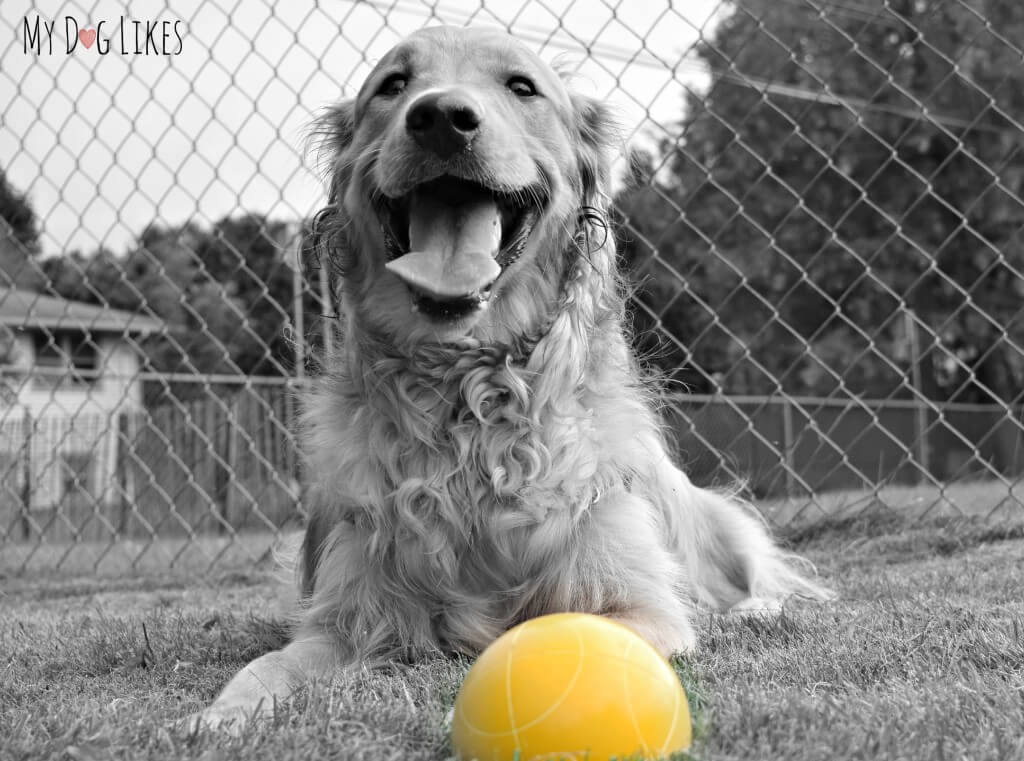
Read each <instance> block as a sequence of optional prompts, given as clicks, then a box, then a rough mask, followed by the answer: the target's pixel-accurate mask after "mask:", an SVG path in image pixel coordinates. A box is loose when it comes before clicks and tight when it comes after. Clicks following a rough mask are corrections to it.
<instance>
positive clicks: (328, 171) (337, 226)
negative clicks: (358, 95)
mask: <svg viewBox="0 0 1024 761" xmlns="http://www.w3.org/2000/svg"><path fill="white" fill-rule="evenodd" d="M354 137H355V101H354V100H343V101H341V102H340V103H338V104H337V105H334V106H330V107H329V108H327V109H325V110H324V112H323V113H322V114H321V115H320V116H319V117H317V119H316V121H314V122H313V126H312V129H311V130H310V133H309V140H310V144H311V148H312V150H313V152H314V155H315V160H316V165H317V168H318V169H319V171H320V172H321V174H322V175H323V178H324V181H325V182H326V183H327V205H326V206H324V207H323V208H322V209H321V210H320V211H319V212H317V214H316V216H315V217H314V220H313V240H314V245H315V248H316V250H317V254H318V256H319V257H321V261H324V260H326V261H327V262H330V263H331V264H332V265H333V266H334V267H335V268H336V269H337V270H338V271H339V272H342V273H344V272H346V271H348V270H349V269H350V267H351V262H350V261H348V257H347V255H346V251H347V250H348V247H347V246H346V245H345V244H344V240H343V236H344V231H345V221H344V219H343V215H342V209H341V198H342V196H343V194H344V193H343V191H344V187H345V185H346V184H347V182H348V176H347V173H348V171H349V169H350V167H351V165H352V162H351V161H348V160H347V159H346V156H347V154H348V150H349V148H350V147H351V145H352V140H353V139H354Z"/></svg>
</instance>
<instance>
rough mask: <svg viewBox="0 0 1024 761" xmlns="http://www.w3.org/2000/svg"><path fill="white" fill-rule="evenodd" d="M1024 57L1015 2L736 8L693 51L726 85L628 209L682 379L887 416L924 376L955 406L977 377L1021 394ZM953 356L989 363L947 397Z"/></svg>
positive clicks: (647, 323)
mask: <svg viewBox="0 0 1024 761" xmlns="http://www.w3.org/2000/svg"><path fill="white" fill-rule="evenodd" d="M1020 39H1024V5H1021V4H1019V3H1014V2H1008V1H1007V0H969V1H968V2H964V3H946V2H940V0H887V2H883V0H871V1H870V2H860V3H857V4H856V5H846V4H841V3H834V2H830V1H829V0H826V1H825V2H824V3H818V2H807V3H791V2H786V3H778V2H774V1H772V0H742V1H740V2H735V3H734V4H733V12H732V14H731V15H730V16H728V17H727V18H725V19H724V20H723V21H722V22H721V23H720V25H719V26H718V27H717V29H716V30H715V32H714V34H713V36H712V37H711V39H709V40H708V41H706V42H705V43H704V44H703V45H702V46H701V47H700V49H699V51H698V54H699V56H700V58H701V59H702V60H703V62H704V63H705V64H706V65H707V66H708V67H709V69H710V72H711V75H712V84H711V86H710V87H709V89H708V90H707V91H706V92H704V93H693V94H691V95H690V96H689V97H688V98H687V102H686V112H685V113H686V115H685V117H684V119H683V121H682V124H681V136H680V138H679V139H678V140H677V141H674V142H669V141H664V142H663V143H662V145H661V150H660V156H659V157H658V159H657V160H652V161H649V162H648V166H647V167H646V172H647V174H648V176H649V177H650V178H651V179H650V181H649V182H647V183H644V184H641V185H639V186H634V187H633V188H631V189H630V190H628V191H626V192H624V193H623V194H621V195H620V196H619V198H618V199H617V201H618V204H619V206H620V208H621V209H622V211H623V214H624V216H625V218H626V219H627V221H628V223H629V224H630V225H631V226H632V231H631V233H630V240H629V241H628V242H627V244H626V246H625V253H624V256H625V259H626V261H627V263H628V264H630V265H631V266H632V267H633V268H634V269H635V270H636V271H638V272H640V273H651V274H652V277H651V281H652V282H654V283H655V284H654V285H649V286H647V287H646V288H643V289H642V290H641V292H640V293H639V294H638V296H639V299H640V301H641V302H642V303H645V304H646V307H647V311H646V312H645V311H644V310H643V309H640V310H637V320H638V322H639V323H640V325H641V327H647V328H653V329H655V330H660V331H662V332H668V333H672V334H674V335H676V336H677V337H678V338H679V339H680V340H679V344H678V345H677V346H676V347H675V348H674V349H670V351H669V353H668V358H669V359H670V361H672V362H682V363H683V370H681V371H676V370H672V368H671V366H670V367H669V369H670V371H672V372H674V374H675V375H676V377H681V378H683V379H684V380H687V381H688V382H690V383H691V385H695V386H696V387H697V388H698V389H709V388H712V387H714V386H715V384H716V383H720V384H721V385H722V386H724V387H725V388H726V389H728V390H731V391H734V392H748V393H769V392H774V391H777V390H779V388H780V387H781V388H782V389H785V390H786V391H789V392H791V393H816V394H836V393H845V394H863V395H869V396H890V395H898V394H902V395H906V394H908V393H909V389H908V388H907V384H906V378H907V377H908V374H909V364H910V362H911V361H914V360H915V359H916V360H917V361H920V362H922V367H923V369H924V370H925V372H924V373H922V376H923V378H924V385H925V386H926V388H925V389H924V390H925V392H926V393H928V394H929V395H933V396H938V397H942V396H945V397H947V398H951V397H956V396H958V395H961V396H962V395H963V393H965V389H967V388H968V386H970V384H969V383H966V382H965V381H964V378H965V377H972V378H974V380H975V386H976V385H977V383H976V382H977V381H979V380H980V378H979V377H978V375H979V373H977V372H974V370H975V369H978V370H979V371H980V369H982V368H983V367H986V368H987V367H998V368H999V370H1000V371H999V372H986V376H985V377H986V378H988V379H989V383H987V384H982V385H984V386H985V388H986V389H987V392H986V393H987V394H988V395H989V397H990V398H991V397H998V398H1001V399H1012V398H1013V397H1014V396H1015V395H1016V394H1018V393H1019V389H1020V388H1021V380H1022V379H1024V353H1022V349H1021V347H1022V346H1024V326H1022V325H1021V324H1020V323H1021V321H1020V319H1019V317H1018V313H1019V309H1020V304H1021V303H1022V300H1024V280H1022V278H1021V273H1022V272H1024V232H1022V228H1024V202H1022V201H1021V198H1022V195H1024V151H1022V150H1021V149H1020V138H1021V127H1020V125H1021V123H1022V121H1024V69H1022V68H1021V67H1020V65H1019V63H1020V60H1019V59H1020V53H1019V50H1018V49H1017V48H1015V47H1014V45H1013V44H1010V43H1009V42H1008V41H1011V40H1020ZM670 273H676V274H677V275H678V276H676V274H670ZM651 314H653V315H655V316H656V317H657V319H655V318H652V317H651ZM659 320H660V322H659ZM979 325H980V326H981V327H980V328H979ZM912 326H917V327H916V328H914V327H912ZM912 330H917V331H918V332H919V334H920V335H919V338H920V343H921V345H922V346H923V348H924V351H923V352H922V353H920V354H919V355H918V356H917V357H914V356H913V353H912V352H910V351H909V349H908V346H910V345H911V344H912V343H913V341H912V336H911V335H910V333H911V331H912ZM963 344H967V345H968V346H969V347H971V349H970V351H960V354H959V355H956V354H955V350H954V348H953V347H954V346H961V345H963ZM951 356H960V357H976V358H977V360H967V361H959V360H957V361H955V362H954V364H955V365H956V366H957V369H958V373H954V375H955V376H957V377H956V378H954V379H953V380H949V379H948V378H947V379H946V380H947V381H948V383H947V384H946V385H945V386H942V385H940V381H941V380H942V378H941V377H940V374H939V373H937V371H936V369H935V367H934V365H936V364H937V362H936V361H934V360H939V359H948V358H949V357H951ZM974 361H976V362H977V363H978V364H977V365H976V366H972V365H971V364H970V362H974Z"/></svg>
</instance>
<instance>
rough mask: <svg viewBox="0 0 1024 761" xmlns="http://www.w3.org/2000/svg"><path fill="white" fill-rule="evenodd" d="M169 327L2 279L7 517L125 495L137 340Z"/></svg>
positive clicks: (0, 446) (1, 410) (136, 405)
mask: <svg viewBox="0 0 1024 761" xmlns="http://www.w3.org/2000/svg"><path fill="white" fill-rule="evenodd" d="M163 327H164V326H163V323H162V322H160V321H159V320H155V319H153V318H150V317H146V316H142V315H137V314H132V313H130V312H125V311H120V310H116V309H108V308H105V307H100V306H95V305H92V304H86V303H82V302H75V301H68V300H66V299H62V298H56V297H52V296H46V295H41V294H38V293H34V292H32V291H25V290H18V289H11V288H0V525H4V524H6V525H9V521H8V520H6V518H7V516H9V515H11V514H12V512H14V511H19V510H24V509H26V508H27V509H28V510H29V511H45V510H48V509H54V508H57V507H59V506H61V505H64V504H65V503H67V502H68V501H69V500H71V501H75V500H77V501H78V502H83V503H90V504H91V505H92V506H95V505H96V504H99V503H106V502H110V501H113V500H114V499H116V498H117V494H116V489H115V488H114V485H115V483H116V478H115V476H116V468H117V445H118V426H119V420H120V418H121V416H122V415H123V414H124V413H128V412H137V411H139V410H141V408H142V380H141V378H140V371H141V367H142V356H141V354H140V351H139V345H138V342H139V341H140V340H141V339H143V338H144V337H145V336H148V335H151V334H153V333H158V332H160V331H161V330H163ZM6 525H4V527H6Z"/></svg>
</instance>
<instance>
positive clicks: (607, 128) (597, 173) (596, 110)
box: [572, 94, 619, 205]
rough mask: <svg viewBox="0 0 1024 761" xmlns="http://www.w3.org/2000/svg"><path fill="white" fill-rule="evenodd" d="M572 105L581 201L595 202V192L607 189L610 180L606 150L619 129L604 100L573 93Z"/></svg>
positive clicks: (607, 150) (613, 142)
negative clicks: (581, 194) (580, 183)
mask: <svg viewBox="0 0 1024 761" xmlns="http://www.w3.org/2000/svg"><path fill="white" fill-rule="evenodd" d="M572 106H573V115H574V117H575V120H576V130H577V134H578V137H579V140H578V141H577V142H576V154H577V164H578V166H579V172H580V180H581V182H582V191H583V201H584V203H585V204H588V205H594V204H595V201H596V200H597V196H598V194H599V193H602V192H607V190H608V188H609V186H610V184H611V176H610V175H611V170H610V160H609V156H608V154H609V152H610V150H611V148H612V146H613V145H614V144H615V141H616V139H617V135H618V132H619V130H618V127H617V125H616V123H615V119H614V118H613V116H612V112H611V110H610V109H609V108H608V107H607V106H606V105H605V104H604V103H601V102H600V101H597V100H594V99H593V98H588V97H586V96H584V95H575V94H574V95H573V96H572Z"/></svg>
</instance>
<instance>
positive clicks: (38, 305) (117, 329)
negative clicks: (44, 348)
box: [0, 288, 164, 335]
mask: <svg viewBox="0 0 1024 761" xmlns="http://www.w3.org/2000/svg"><path fill="white" fill-rule="evenodd" d="M0 325H6V326H7V327H11V328H48V329H54V328H60V329H64V330H68V329H71V330H81V331H82V332H83V333H121V334H124V333H130V334H133V335H146V334H149V333H156V332H158V331H160V330H162V329H163V327H164V323H163V322H162V321H161V320H156V319H154V318H152V317H148V316H146V315H141V314H133V313H132V312H126V311H124V310H122V309H110V308H108V307H101V306H96V305H95V304H86V303H85V302H83V301H69V300H68V299H62V298H59V297H55V296H46V295H44V294H41V293H34V292H32V291H24V290H20V289H17V288H0Z"/></svg>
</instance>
